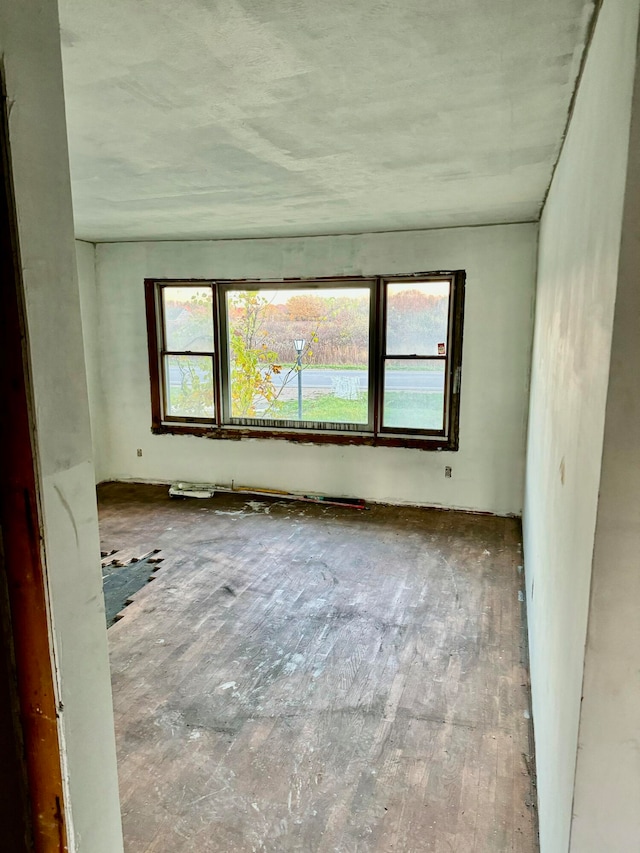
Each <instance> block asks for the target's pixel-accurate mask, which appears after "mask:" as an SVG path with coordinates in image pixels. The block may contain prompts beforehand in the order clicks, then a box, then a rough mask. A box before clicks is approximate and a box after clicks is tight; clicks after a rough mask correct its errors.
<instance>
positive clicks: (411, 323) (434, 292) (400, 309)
mask: <svg viewBox="0 0 640 853" xmlns="http://www.w3.org/2000/svg"><path fill="white" fill-rule="evenodd" d="M450 287H451V285H450V282H449V281H423V282H420V281H405V282H397V283H394V284H387V354H388V355H446V352H445V351H444V348H446V342H447V326H448V322H449V291H450Z"/></svg>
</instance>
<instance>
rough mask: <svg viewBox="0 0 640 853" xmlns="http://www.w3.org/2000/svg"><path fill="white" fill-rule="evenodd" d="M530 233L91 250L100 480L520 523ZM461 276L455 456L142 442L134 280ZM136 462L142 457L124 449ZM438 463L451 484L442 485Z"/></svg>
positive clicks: (498, 229) (254, 443)
mask: <svg viewBox="0 0 640 853" xmlns="http://www.w3.org/2000/svg"><path fill="white" fill-rule="evenodd" d="M536 237H537V227H536V225H509V226H495V227H485V228H464V229H444V230H438V231H422V232H405V233H388V234H371V235H360V236H345V237H310V238H296V239H272V240H236V241H217V242H171V243H121V244H100V245H98V246H97V255H96V257H97V265H96V268H97V276H98V295H99V312H100V321H101V325H100V335H99V341H98V343H99V347H100V365H101V383H102V387H103V392H104V416H105V425H106V435H105V436H104V439H103V448H102V451H103V457H102V458H103V459H104V468H103V475H104V476H107V477H109V478H112V479H134V480H155V481H163V482H170V481H172V480H175V479H187V480H196V481H213V482H230V481H231V480H232V479H234V480H235V481H236V482H241V481H242V482H245V483H246V482H248V483H250V484H252V485H256V486H262V487H269V486H270V487H274V488H279V489H291V490H294V491H298V490H300V491H318V492H324V493H325V494H336V495H343V496H359V497H363V498H366V499H369V500H376V501H388V502H391V503H416V504H433V505H443V506H449V507H463V508H466V509H474V510H484V511H489V512H495V513H501V514H506V513H520V512H521V510H522V498H523V475H524V440H525V428H526V414H527V395H528V371H529V361H530V341H531V325H532V308H533V286H534V278H535V255H536ZM457 268H464V269H466V270H467V290H466V311H465V329H464V353H463V368H462V396H461V400H462V404H461V406H462V407H461V417H460V450H459V451H458V452H457V453H444V452H443V453H438V452H424V451H420V450H407V449H398V448H370V447H339V446H326V445H325V446H312V445H294V444H290V443H287V442H283V441H276V440H271V441H269V440H261V441H260V440H250V441H242V442H231V441H212V440H208V439H203V438H195V437H188V436H153V435H151V432H150V423H151V411H150V400H149V372H148V357H147V343H146V329H145V314H144V292H143V279H144V278H145V277H158V278H161V277H171V276H173V277H178V278H187V277H190V276H194V277H216V276H218V277H226V278H236V277H238V278H239V277H263V278H264V277H269V276H273V277H278V278H279V277H284V276H307V277H310V276H326V275H345V274H349V275H351V274H353V275H360V274H363V275H367V274H375V273H379V274H381V273H394V272H412V271H418V270H435V269H457ZM137 448H141V449H142V451H143V456H142V458H138V457H137V456H136V449H137ZM445 465H451V466H452V468H453V477H452V479H450V480H448V479H445V478H444V467H445Z"/></svg>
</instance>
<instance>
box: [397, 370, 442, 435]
mask: <svg viewBox="0 0 640 853" xmlns="http://www.w3.org/2000/svg"><path fill="white" fill-rule="evenodd" d="M444 376H445V372H444V361H406V360H401V359H387V361H386V362H385V370H384V410H383V418H382V420H383V426H385V427H399V428H405V429H432V430H441V429H443V424H444Z"/></svg>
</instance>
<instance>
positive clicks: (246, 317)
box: [226, 286, 370, 424]
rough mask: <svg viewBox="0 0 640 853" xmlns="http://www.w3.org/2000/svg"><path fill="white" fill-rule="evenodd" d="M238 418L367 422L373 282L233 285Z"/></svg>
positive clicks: (232, 374)
mask: <svg viewBox="0 0 640 853" xmlns="http://www.w3.org/2000/svg"><path fill="white" fill-rule="evenodd" d="M226 311H227V328H228V348H229V350H228V351H229V394H230V408H231V415H232V417H234V418H257V419H262V420H276V421H299V422H303V421H313V422H318V423H352V424H366V423H367V422H368V420H369V417H368V406H369V392H368V387H369V316H370V289H369V288H368V287H333V288H332V287H330V286H328V287H322V288H308V289H307V288H278V289H277V290H263V289H255V290H235V289H234V290H229V291H227V299H226Z"/></svg>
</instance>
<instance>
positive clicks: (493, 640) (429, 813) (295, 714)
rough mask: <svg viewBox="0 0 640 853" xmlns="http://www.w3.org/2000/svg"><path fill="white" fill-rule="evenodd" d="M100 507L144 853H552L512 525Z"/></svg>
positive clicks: (118, 684) (128, 790)
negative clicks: (139, 557) (540, 832)
mask: <svg viewBox="0 0 640 853" xmlns="http://www.w3.org/2000/svg"><path fill="white" fill-rule="evenodd" d="M248 500H249V499H247V498H246V497H240V496H236V495H231V496H228V495H219V496H216V497H214V498H213V499H211V500H206V501H201V500H194V499H192V500H184V501H180V500H171V499H169V498H168V496H167V490H166V488H164V487H155V486H140V485H124V484H108V485H105V486H102V487H100V489H99V503H100V521H101V533H102V542H103V548H104V549H105V550H110V549H111V548H117V549H130V550H131V551H136V550H138V551H139V552H140V553H143V552H145V551H148V550H150V549H151V548H160V549H162V556H164V558H165V562H164V563H162V564H161V565H162V568H161V569H160V571H159V572H158V574H157V578H156V580H155V581H154V582H153V583H150V584H149V585H148V586H146V587H145V588H144V589H143V590H142V591H141V592H140V593H138V595H137V597H136V599H135V601H134V603H133V604H131V605H130V606H129V607H128V608H127V609H126V611H125V616H124V618H123V619H122V620H121V621H119V622H117V623H116V624H115V625H114V626H113V627H112V628H110V629H109V632H108V637H109V641H110V650H111V663H112V671H113V694H114V707H115V724H116V735H117V746H118V759H119V774H120V795H121V803H122V814H123V821H124V833H125V844H126V851H127V853H187V851H189V853H240V851H242V853H245V851H246V852H247V853H248V851H274V853H276V852H277V853H289V851H304V853H336V851H337V852H338V853H387V851H397V853H418V852H419V851H433V853H474V851H477V853H502V851H518V853H533V851H535V850H537V845H536V841H535V814H534V808H533V806H532V803H533V801H534V795H533V793H532V782H531V778H530V773H529V770H530V759H529V752H530V749H529V738H528V721H527V719H526V716H527V682H528V677H527V672H526V667H525V664H524V663H523V659H524V655H523V632H522V612H521V607H522V605H521V603H520V601H519V594H518V593H519V590H521V587H522V576H521V570H520V568H519V566H520V563H521V553H520V528H519V523H518V522H517V521H516V520H513V519H503V518H492V517H485V516H474V515H468V514H463V513H456V512H445V511H437V510H426V509H415V508H398V507H382V506H373V507H371V508H370V509H369V510H366V511H357V510H353V509H343V508H331V507H322V506H316V505H311V504H300V503H298V504H293V503H270V502H267V501H254V502H248Z"/></svg>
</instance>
